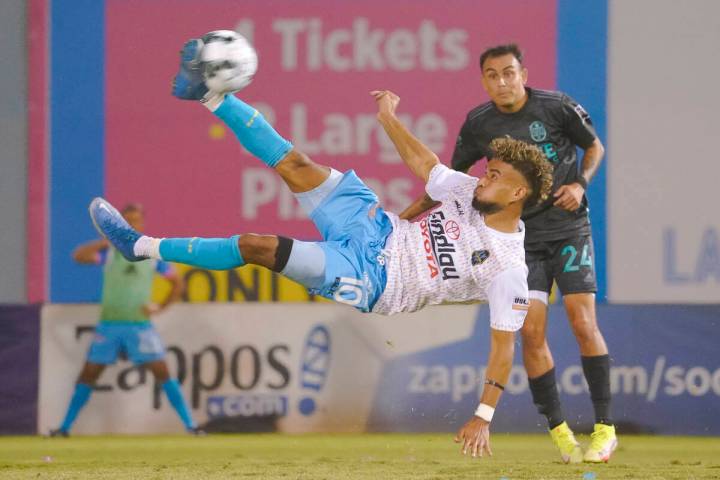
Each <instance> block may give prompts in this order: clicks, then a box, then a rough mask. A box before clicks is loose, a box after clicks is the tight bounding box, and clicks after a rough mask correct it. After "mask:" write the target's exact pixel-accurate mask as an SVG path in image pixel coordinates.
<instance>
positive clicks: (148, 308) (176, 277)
mask: <svg viewBox="0 0 720 480" xmlns="http://www.w3.org/2000/svg"><path fill="white" fill-rule="evenodd" d="M163 278H164V279H165V280H167V281H168V282H170V292H168V294H167V296H166V297H165V298H164V299H163V300H162V301H161V302H160V303H150V304H148V305H145V307H144V310H145V314H146V315H154V314H156V313H160V312H162V311H163V310H165V309H166V308H167V307H169V306H170V305H171V304H173V303H175V302H177V301H179V300H180V297H181V296H182V294H183V292H184V291H185V281H184V280H183V277H182V276H180V274H178V272H177V271H175V270H174V269H173V270H171V271H170V272H168V273H166V274H165V275H163Z"/></svg>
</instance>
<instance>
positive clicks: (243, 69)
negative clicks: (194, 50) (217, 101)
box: [200, 30, 258, 93]
mask: <svg viewBox="0 0 720 480" xmlns="http://www.w3.org/2000/svg"><path fill="white" fill-rule="evenodd" d="M202 41H203V43H204V46H203V49H202V51H201V53H200V61H201V62H202V64H203V75H204V76H205V85H206V86H207V87H208V89H210V90H211V91H213V92H216V93H230V92H237V91H238V90H240V89H242V88H244V87H246V86H247V85H248V84H249V83H250V82H251V81H252V79H253V76H254V75H255V72H257V67H258V58H257V52H255V49H254V48H253V46H252V45H250V42H248V40H247V39H246V38H245V37H243V36H242V35H240V34H239V33H237V32H234V31H232V30H216V31H214V32H210V33H207V34H205V35H204V36H203V37H202Z"/></svg>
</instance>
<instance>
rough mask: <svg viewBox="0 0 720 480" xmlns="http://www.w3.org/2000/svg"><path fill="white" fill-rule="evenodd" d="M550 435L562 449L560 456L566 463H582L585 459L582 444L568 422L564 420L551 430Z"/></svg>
mask: <svg viewBox="0 0 720 480" xmlns="http://www.w3.org/2000/svg"><path fill="white" fill-rule="evenodd" d="M550 436H551V437H552V439H553V442H555V445H556V446H557V447H558V449H559V450H560V456H561V457H562V461H563V462H564V463H580V462H582V461H583V452H582V449H581V448H580V444H579V443H578V441H577V440H575V434H573V431H572V430H570V427H568V424H567V422H563V423H561V424H560V425H558V426H557V427H555V428H553V429H552V430H550Z"/></svg>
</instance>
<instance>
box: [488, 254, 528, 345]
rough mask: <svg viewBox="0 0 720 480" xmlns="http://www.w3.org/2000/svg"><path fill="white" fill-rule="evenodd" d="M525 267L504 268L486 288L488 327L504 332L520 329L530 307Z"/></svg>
mask: <svg viewBox="0 0 720 480" xmlns="http://www.w3.org/2000/svg"><path fill="white" fill-rule="evenodd" d="M527 274H528V272H527V267H515V268H511V269H509V270H505V271H504V272H502V273H501V274H500V275H498V276H497V277H495V279H493V281H492V283H491V284H490V287H489V288H488V292H487V293H488V304H489V305H490V327H492V328H494V329H495V330H502V331H505V332H516V331H518V330H520V328H521V327H522V326H523V323H524V322H525V316H526V315H527V312H528V309H529V308H530V301H529V299H528V285H527Z"/></svg>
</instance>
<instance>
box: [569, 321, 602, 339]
mask: <svg viewBox="0 0 720 480" xmlns="http://www.w3.org/2000/svg"><path fill="white" fill-rule="evenodd" d="M570 323H571V324H572V329H573V332H574V333H575V338H576V339H577V341H578V343H579V344H581V345H582V344H592V343H595V341H596V340H597V338H598V337H600V329H599V328H598V326H597V323H596V322H595V318H594V317H593V316H589V315H576V316H575V317H572V316H571V319H570Z"/></svg>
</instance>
